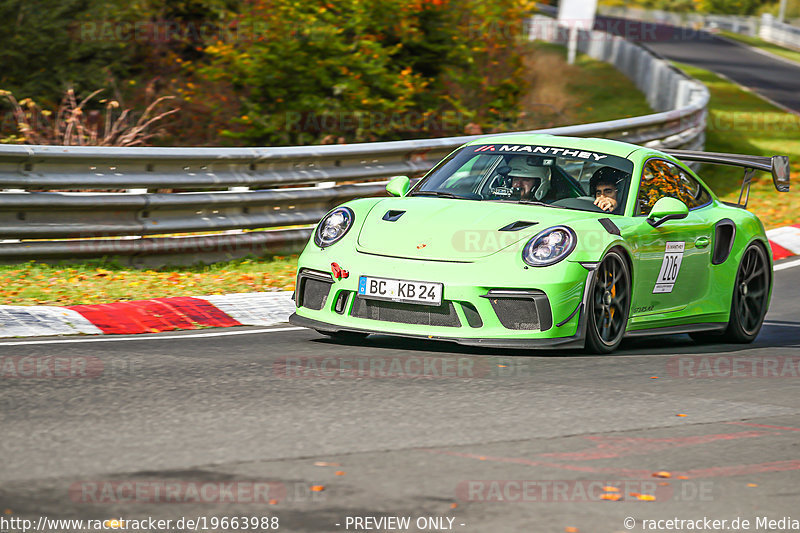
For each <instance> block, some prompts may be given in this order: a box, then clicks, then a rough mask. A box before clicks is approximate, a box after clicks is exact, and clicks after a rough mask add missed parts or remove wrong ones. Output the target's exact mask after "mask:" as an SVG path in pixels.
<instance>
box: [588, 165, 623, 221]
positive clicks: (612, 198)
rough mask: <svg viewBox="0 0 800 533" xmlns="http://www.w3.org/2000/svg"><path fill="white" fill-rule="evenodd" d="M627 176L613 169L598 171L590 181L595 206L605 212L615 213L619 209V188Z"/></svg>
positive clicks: (600, 169) (607, 168)
mask: <svg viewBox="0 0 800 533" xmlns="http://www.w3.org/2000/svg"><path fill="white" fill-rule="evenodd" d="M626 177H627V174H626V173H625V172H623V171H621V170H617V169H616V168H612V167H601V168H599V169H597V170H596V171H595V172H594V174H592V178H591V179H590V180H589V188H590V189H591V191H592V194H593V195H594V205H596V206H597V207H599V208H600V209H602V210H603V211H609V212H613V211H615V210H616V209H617V206H618V204H619V200H618V198H617V195H618V194H619V186H620V184H621V183H623V180H624V179H625V178H626Z"/></svg>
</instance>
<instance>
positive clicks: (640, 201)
mask: <svg viewBox="0 0 800 533" xmlns="http://www.w3.org/2000/svg"><path fill="white" fill-rule="evenodd" d="M665 196H670V197H672V198H677V199H678V200H680V201H681V202H683V203H685V204H686V206H687V207H688V208H689V209H692V208H695V207H699V206H701V205H704V204H707V203H708V202H709V201H710V200H711V196H710V195H709V194H708V192H707V191H706V190H705V189H704V188H703V186H702V185H700V183H699V182H698V181H697V180H696V179H694V178H693V177H692V176H690V175H689V174H687V173H686V172H684V171H683V170H681V169H680V168H679V167H678V166H676V165H674V164H672V163H670V162H669V161H664V160H663V159H651V160H649V161H648V162H647V163H646V164H645V166H644V171H643V172H642V182H641V185H639V196H638V197H637V198H636V214H637V215H648V214H650V210H651V209H652V208H653V206H654V205H655V203H656V202H657V201H658V200H660V199H661V198H664V197H665Z"/></svg>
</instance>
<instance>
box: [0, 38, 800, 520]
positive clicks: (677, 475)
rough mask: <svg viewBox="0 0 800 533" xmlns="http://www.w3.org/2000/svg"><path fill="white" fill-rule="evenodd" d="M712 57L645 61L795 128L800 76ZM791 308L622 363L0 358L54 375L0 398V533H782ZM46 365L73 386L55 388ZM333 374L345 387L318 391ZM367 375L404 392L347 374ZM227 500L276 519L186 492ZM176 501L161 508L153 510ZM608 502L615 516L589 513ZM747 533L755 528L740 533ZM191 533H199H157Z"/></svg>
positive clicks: (256, 352) (281, 338)
mask: <svg viewBox="0 0 800 533" xmlns="http://www.w3.org/2000/svg"><path fill="white" fill-rule="evenodd" d="M703 39H704V46H702V47H700V46H692V44H691V42H690V41H689V40H684V41H683V42H681V43H678V44H676V43H674V42H666V41H665V42H660V43H654V42H650V43H648V44H649V45H650V46H652V47H653V48H654V49H655V50H656V51H658V52H659V53H661V54H663V55H665V56H667V57H670V58H671V59H676V60H678V61H686V62H688V63H693V64H698V66H703V67H705V68H712V70H716V71H718V72H721V73H723V74H725V75H727V76H728V77H731V78H732V79H735V80H737V81H740V82H741V83H743V84H745V85H748V86H751V87H755V88H758V85H757V83H761V82H762V81H764V80H766V82H772V83H767V85H766V88H764V89H761V88H759V90H760V91H761V90H763V91H764V93H765V94H766V95H767V96H769V97H770V98H772V99H774V100H777V101H779V102H781V103H783V104H784V105H787V106H789V107H793V108H794V109H800V100H798V95H799V94H800V90H798V87H797V84H798V83H800V75H797V74H796V69H795V70H793V71H790V70H787V69H790V66H787V64H786V63H783V62H779V63H780V64H774V65H769V67H767V70H766V71H763V72H761V73H760V74H759V75H758V76H756V75H755V74H754V73H753V70H752V69H751V68H748V67H746V66H742V65H743V58H745V57H746V55H747V54H748V53H749V52H747V51H746V49H742V48H741V47H737V49H736V50H735V53H734V52H732V51H731V49H726V48H725V47H724V46H723V45H721V44H720V43H717V42H716V40H712V42H713V43H714V44H712V45H710V46H707V45H708V42H707V40H706V38H703ZM687 44H688V45H689V46H687ZM725 46H728V45H725ZM708 54H711V55H710V56H709V55H708ZM706 57H709V58H710V59H705V58H706ZM751 59H755V58H751ZM757 59H758V61H759V62H761V63H764V61H765V59H764V57H763V56H760V55H759V56H758V58H757ZM709 61H710V62H712V63H713V64H711V65H710V64H709V63H708V62H709ZM791 68H794V67H791ZM737 73H739V74H741V73H743V75H745V76H751V77H752V78H753V79H752V80H749V81H748V80H747V79H744V81H743V78H737V76H739V74H737ZM778 81H780V84H782V86H783V87H784V89H777V88H775V87H774V86H775V85H778V83H777V82H778ZM796 261H797V259H787V260H784V261H782V262H780V263H779V264H783V265H786V264H789V263H793V262H796ZM798 301H800V267H794V268H786V269H783V270H780V271H778V272H776V273H775V290H774V296H773V302H772V306H771V308H770V312H769V314H768V315H767V322H766V324H765V326H764V328H763V330H762V332H761V334H760V336H759V337H758V339H757V340H756V342H754V343H753V344H751V345H746V346H741V345H697V344H695V343H694V342H693V341H691V340H690V339H689V337H688V336H685V335H679V336H674V337H654V338H648V339H641V340H635V341H629V342H625V343H624V344H623V346H622V348H621V349H620V350H619V351H618V352H617V353H615V354H614V355H612V356H588V355H585V354H582V353H581V352H568V353H563V352H533V353H526V352H520V351H510V350H480V349H473V348H467V347H461V346H458V345H454V344H448V343H436V342H422V341H405V340H397V339H394V338H389V337H379V336H373V337H370V338H369V339H368V341H367V342H366V343H364V345H359V346H356V345H348V344H341V343H336V342H333V341H331V340H328V339H326V338H323V337H321V336H320V335H318V334H316V333H314V332H312V331H307V330H298V329H297V328H292V327H287V326H278V327H275V328H268V329H269V331H264V328H231V329H228V330H215V331H212V332H199V333H198V332H179V333H164V334H159V335H140V336H135V337H113V338H111V337H100V338H83V339H37V340H30V341H28V340H14V341H11V340H6V341H0V357H3V358H4V364H7V363H8V361H12V362H15V363H13V364H18V365H19V366H18V368H17V370H20V369H21V368H22V362H23V361H26V360H27V361H30V359H25V358H29V357H33V358H37V359H36V360H37V361H39V362H42V364H43V365H44V366H43V368H42V369H41V370H42V371H41V372H40V373H39V377H38V378H29V377H24V376H23V377H19V378H11V377H4V378H2V379H0V428H2V432H0V457H2V461H0V513H2V514H0V529H2V530H4V531H8V530H10V531H20V530H21V528H20V527H19V524H17V525H16V526H15V525H14V524H11V525H10V526H9V525H8V523H6V525H3V523H2V519H6V520H8V519H10V518H23V519H30V520H33V521H34V525H37V526H38V525H40V524H38V523H37V520H38V518H39V517H42V516H47V517H49V518H76V519H78V518H79V519H99V520H104V519H110V518H117V517H123V518H127V519H129V520H130V519H145V518H148V517H157V518H162V519H171V520H173V521H175V520H178V519H179V518H181V517H187V518H192V519H194V518H197V517H205V518H206V520H209V519H210V518H211V517H231V516H240V517H241V516H246V517H263V516H277V517H279V519H280V530H283V531H309V532H321V531H331V532H334V531H346V530H350V531H353V530H356V528H355V527H354V524H353V523H352V522H349V523H348V521H347V520H348V518H347V517H351V518H352V517H362V518H363V517H368V516H370V517H389V516H401V517H402V516H407V517H410V518H411V523H412V527H410V528H409V529H408V530H409V531H420V530H423V531H437V530H446V528H447V527H450V528H451V529H452V530H456V531H465V532H466V531H470V532H485V531H496V532H506V531H525V532H540V531H542V532H556V533H557V532H563V531H565V528H567V527H575V528H578V530H579V531H580V532H583V533H586V532H593V533H594V532H617V531H644V530H645V529H644V525H645V524H643V522H642V521H643V520H658V519H683V520H689V519H691V520H698V519H699V520H702V519H708V520H728V524H727V525H725V526H723V527H717V528H715V529H714V530H717V531H720V530H738V531H755V530H757V529H759V530H761V531H767V530H769V531H793V530H795V528H794V527H792V524H791V523H789V524H785V523H781V522H776V523H775V524H773V525H772V527H769V526H770V524H768V523H767V524H765V523H764V522H761V527H758V524H759V523H758V522H757V520H764V519H766V520H781V519H783V518H784V517H787V516H788V517H791V516H794V519H800V512H798V511H797V502H798V497H799V496H800V489H799V488H798V483H797V480H798V479H799V478H798V476H800V472H798V470H800V396H799V395H798V394H797V391H798V383H799V382H800V381H799V380H800V376H799V375H798V373H800V368H798V361H800V305H799V304H798V303H797V302H798ZM55 357H60V358H61V359H60V361H61V363H60V364H61V365H62V366H61V367H60V369H61V371H62V372H64V371H65V370H64V369H65V368H66V374H67V375H68V376H70V377H63V378H57V377H51V376H50V374H48V371H50V370H53V369H54V368H55V366H54V365H56V363H54V362H53V361H55V359H54V358H55ZM303 357H305V358H307V359H304V360H302V361H304V365H305V366H304V367H303V369H302V370H301V371H299V374H298V373H295V372H294V371H293V369H295V370H296V367H293V366H292V364H295V363H296V362H297V361H298V360H300V359H299V358H303ZM65 360H66V361H68V362H67V363H66V364H65V363H64V361H65ZM323 361H325V362H327V364H330V363H331V362H333V363H338V365H339V366H338V368H343V370H342V372H341V374H339V375H331V374H330V373H328V372H327V371H322V370H319V366H320V365H322V363H323ZM376 361H377V362H383V363H384V364H385V368H392V366H391V365H393V364H396V365H400V367H401V371H400V372H395V373H392V374H389V375H388V376H384V377H382V376H381V374H380V371H379V369H378V370H376V371H375V372H372V373H369V372H368V373H367V374H366V375H362V376H361V377H352V374H349V373H348V370H347V367H353V366H357V365H358V364H359V362H360V363H362V364H366V365H372V364H373V362H376ZM753 361H760V362H762V363H763V362H765V361H771V362H773V363H775V364H777V365H779V366H778V367H777V369H778V372H781V373H784V374H785V375H784V376H783V377H775V375H774V373H773V372H770V371H766V369H765V367H764V366H763V365H756V366H753ZM420 362H421V364H422V366H421V367H419V366H408V365H411V363H414V364H417V363H420ZM426 363H427V364H428V365H429V366H428V367H426V366H425V364H426ZM790 363H791V364H792V366H791V367H790V366H789V364H790ZM313 364H316V365H317V368H316V369H314V368H312V367H311V365H313ZM48 365H50V366H48ZM334 366H335V365H334ZM87 368H88V371H87ZM327 368H328V369H330V368H332V367H331V366H328V367H327ZM373 368H376V367H373ZM420 368H421V369H422V370H421V371H420ZM408 369H410V371H408V372H407V371H405V370H408ZM734 370H735V372H736V375H735V376H734V375H732V373H733V372H734ZM13 371H14V368H13V365H12V368H6V367H4V369H3V375H4V376H8V373H9V372H13ZM444 374H446V375H444ZM678 415H686V416H678ZM659 471H667V472H669V473H670V474H671V477H669V478H654V477H652V474H653V473H655V472H659ZM337 473H339V474H340V475H337ZM684 478H685V479H684ZM523 481H527V482H528V483H527V485H526V487H527V491H523V490H521V487H522V485H521V484H520V483H521V482H523ZM232 483H239V486H244V487H245V488H247V487H248V486H250V487H252V486H255V485H257V486H259V487H262V488H263V486H265V485H263V484H264V483H268V484H269V485H267V486H268V487H269V490H268V496H267V497H265V493H264V491H263V490H262V491H261V492H259V496H258V497H255V498H254V497H253V496H252V495H249V494H248V493H247V491H246V490H245V491H244V492H239V493H236V495H235V496H234V497H233V498H231V497H228V498H225V497H216V498H215V496H214V491H213V490H212V491H211V492H208V491H204V492H201V493H200V494H195V493H193V492H191V490H192V488H197V487H206V488H207V487H209V486H210V487H212V488H213V487H217V488H218V489H219V490H221V491H222V492H223V494H230V493H229V492H225V491H226V490H228V489H226V488H225V487H228V488H230V487H231V486H232V485H231V484H232ZM248 484H252V485H248ZM167 486H169V487H173V488H175V487H176V489H175V492H172V493H171V494H172V496H169V495H167V496H164V494H165V493H163V492H162V493H159V494H161V495H160V496H154V492H153V491H154V489H153V487H161V488H164V487H167ZM312 486H321V487H324V490H322V491H312V490H311V487H312ZM601 486H607V487H610V486H613V487H615V488H617V489H619V494H621V500H622V501H620V502H613V501H609V500H602V499H599V494H600V493H601V492H602V491H600V490H599V488H598V487H601ZM137 489H139V490H140V492H139V494H137V495H133V494H134V492H132V491H136V490H137ZM164 490H166V489H164ZM607 493H609V494H613V492H607ZM632 493H641V494H653V495H655V496H656V499H655V501H640V500H638V499H637V498H636V497H635V496H632V495H631V494H632ZM220 498H221V499H222V500H225V501H224V502H220V501H219V500H220ZM230 499H233V500H235V501H233V502H231V501H229V500H230ZM499 499H504V500H505V501H498V500H499ZM253 500H255V503H249V502H251V501H253ZM520 500H521V501H520ZM178 502H180V503H178ZM792 513H794V515H792ZM419 517H444V518H445V520H444V522H443V523H444V528H442V527H439V528H436V527H430V524H428V525H426V526H423V527H421V528H417V527H416V525H417V524H416V519H417V518H419ZM450 518H451V519H453V521H452V523H450V522H449V521H448V520H447V519H450ZM737 518H738V519H739V520H748V521H749V524H748V525H747V526H742V525H741V522H740V523H739V526H738V528H736V529H734V528H732V527H731V521H733V520H735V519H737ZM626 519H629V520H630V519H632V520H633V521H634V523H633V527H632V528H630V529H628V528H626V526H625V520H626ZM173 524H174V522H173ZM348 524H349V527H348ZM45 525H46V524H45ZM206 525H207V526H209V529H210V530H225V529H232V528H225V527H211V524H210V523H208V522H207V524H206ZM365 525H366V524H365ZM371 525H374V524H371ZM661 526H662V527H661V530H666V531H678V530H683V531H711V530H712V529H711V528H712V527H713V526H714V524H713V523H712V522H706V523H704V524H703V523H700V524H693V527H690V526H689V525H688V524H686V523H684V524H683V526H682V527H677V525H675V524H669V523H662V524H661ZM698 526H699V527H698ZM44 529H47V528H44ZM56 529H57V530H59V531H66V530H76V529H77V528H75V527H67V526H61V527H58V528H55V527H51V528H49V530H56ZM189 529H197V530H203V529H204V528H203V527H199V528H191V527H178V525H177V524H176V525H170V526H169V527H167V528H162V530H170V531H177V530H180V531H183V530H189ZM258 529H261V530H263V528H261V527H259V528H258ZM39 530H40V531H41V530H43V528H39ZM128 530H130V529H128ZM360 530H366V528H361V529H360ZM372 530H380V531H385V530H392V529H390V528H386V527H382V528H375V529H372ZM649 530H652V528H650V529H649ZM83 531H86V529H85V528H84V529H83Z"/></svg>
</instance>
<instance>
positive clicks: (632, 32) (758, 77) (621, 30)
mask: <svg viewBox="0 0 800 533" xmlns="http://www.w3.org/2000/svg"><path fill="white" fill-rule="evenodd" d="M595 27H596V28H597V29H603V30H606V31H609V32H611V33H614V34H617V35H623V36H626V37H627V38H629V39H630V40H633V41H638V42H641V43H643V44H644V45H646V46H648V47H649V48H650V49H652V50H654V51H655V52H656V53H658V54H659V55H661V56H663V57H665V58H667V59H670V60H672V61H678V62H681V63H688V64H690V65H695V66H697V67H700V68H704V69H707V70H711V71H714V72H716V73H718V74H722V75H723V76H725V77H727V78H729V79H731V80H733V81H734V82H736V83H738V84H740V85H743V86H744V87H748V88H750V89H752V90H754V91H755V92H757V93H759V94H761V95H763V96H765V97H767V98H769V99H770V100H772V101H773V102H776V103H778V104H780V105H782V106H784V107H786V108H788V109H790V110H793V111H795V112H800V65H798V64H797V63H793V62H791V61H788V60H784V59H781V58H776V57H775V56H772V55H769V54H764V53H761V52H758V51H756V50H755V49H754V48H751V47H749V46H745V45H742V44H739V43H737V42H735V41H731V40H729V39H725V38H722V37H718V36H716V35H714V34H711V33H708V32H706V31H700V30H694V29H691V28H677V27H674V26H669V25H666V24H655V23H641V22H636V21H631V20H625V19H619V18H615V17H598V18H597V23H596V26H595Z"/></svg>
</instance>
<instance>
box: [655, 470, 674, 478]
mask: <svg viewBox="0 0 800 533" xmlns="http://www.w3.org/2000/svg"><path fill="white" fill-rule="evenodd" d="M653 477H672V474H670V473H669V472H665V471H663V470H662V471H661V472H653Z"/></svg>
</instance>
